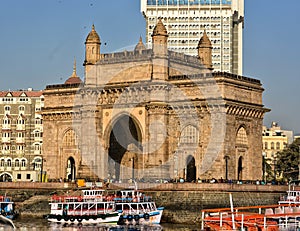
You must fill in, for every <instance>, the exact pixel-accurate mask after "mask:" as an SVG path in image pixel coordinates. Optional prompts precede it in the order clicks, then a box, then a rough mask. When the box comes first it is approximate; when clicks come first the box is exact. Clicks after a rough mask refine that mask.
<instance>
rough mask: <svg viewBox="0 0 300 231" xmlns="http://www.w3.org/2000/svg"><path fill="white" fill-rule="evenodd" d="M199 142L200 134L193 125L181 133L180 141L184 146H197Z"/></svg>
mask: <svg viewBox="0 0 300 231" xmlns="http://www.w3.org/2000/svg"><path fill="white" fill-rule="evenodd" d="M198 140H199V132H198V130H197V128H196V127H194V126H192V125H188V126H186V127H185V128H184V129H183V130H182V132H181V138H180V141H181V143H183V144H196V143H198Z"/></svg>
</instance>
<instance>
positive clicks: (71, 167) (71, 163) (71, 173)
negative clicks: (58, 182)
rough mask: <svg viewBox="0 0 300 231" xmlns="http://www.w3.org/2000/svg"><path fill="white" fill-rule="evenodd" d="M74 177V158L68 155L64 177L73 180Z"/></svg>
mask: <svg viewBox="0 0 300 231" xmlns="http://www.w3.org/2000/svg"><path fill="white" fill-rule="evenodd" d="M75 178H76V166H75V160H74V158H73V157H69V158H68V160H67V171H66V179H67V180H68V181H75Z"/></svg>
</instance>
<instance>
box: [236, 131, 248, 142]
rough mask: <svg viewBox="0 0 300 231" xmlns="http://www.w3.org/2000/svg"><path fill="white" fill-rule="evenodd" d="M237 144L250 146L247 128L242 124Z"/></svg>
mask: <svg viewBox="0 0 300 231" xmlns="http://www.w3.org/2000/svg"><path fill="white" fill-rule="evenodd" d="M236 145H237V146H248V136H247V132H246V129H245V128H244V127H243V126H241V127H240V128H239V129H238V131H237V134H236Z"/></svg>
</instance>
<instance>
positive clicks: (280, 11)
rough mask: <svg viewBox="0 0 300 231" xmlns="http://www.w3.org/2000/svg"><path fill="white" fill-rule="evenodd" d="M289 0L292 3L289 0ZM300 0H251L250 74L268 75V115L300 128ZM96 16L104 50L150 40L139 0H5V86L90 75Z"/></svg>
mask: <svg viewBox="0 0 300 231" xmlns="http://www.w3.org/2000/svg"><path fill="white" fill-rule="evenodd" d="M287 3H288V4H287ZM299 10H300V1H299V0H289V1H279V0H245V29H244V75H245V76H247V77H253V78H257V79H259V80H261V82H262V84H263V87H264V88H265V92H264V96H263V102H264V105H265V106H266V107H268V108H270V109H272V111H271V112H269V113H267V114H266V116H265V120H264V123H265V124H266V125H268V126H269V125H270V123H271V121H277V122H278V123H279V125H280V126H281V127H282V128H283V129H288V130H293V131H294V132H296V133H298V132H300V123H299V119H298V118H299V112H300V104H299V102H298V100H299V99H300V90H299V87H300V74H299V73H300V72H299V71H298V69H299V67H300V62H299V61H300V58H299V55H300V45H299V37H300V30H299V25H298V22H299V19H298V15H299ZM93 23H94V24H95V27H96V30H97V32H98V33H99V35H100V37H101V40H102V44H104V43H106V45H105V46H104V45H102V47H101V51H102V52H112V51H116V50H119V49H122V48H124V47H130V46H132V45H135V44H136V43H137V42H138V39H139V37H140V36H142V37H143V39H144V41H145V20H144V18H143V16H142V14H141V13H140V3H139V0H110V1H104V0H47V1H41V0H10V1H1V3H0V31H1V32H0V35H1V36H0V76H1V77H0V89H1V90H8V89H11V90H16V89H26V88H29V87H32V88H34V89H36V90H40V89H44V88H45V87H46V85H50V84H57V83H63V82H64V81H65V80H66V79H67V78H68V77H69V76H71V74H72V70H73V62H74V58H76V61H77V74H78V75H79V76H80V77H81V78H82V79H83V77H84V76H83V66H82V63H83V61H84V42H85V39H86V36H87V34H88V33H89V32H90V30H91V25H92V24H93Z"/></svg>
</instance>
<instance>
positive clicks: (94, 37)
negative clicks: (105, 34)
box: [85, 25, 100, 43]
mask: <svg viewBox="0 0 300 231" xmlns="http://www.w3.org/2000/svg"><path fill="white" fill-rule="evenodd" d="M85 43H100V37H99V35H98V33H97V32H96V30H95V26H94V25H93V26H92V31H91V32H90V33H89V34H88V36H87V37H86V40H85Z"/></svg>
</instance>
